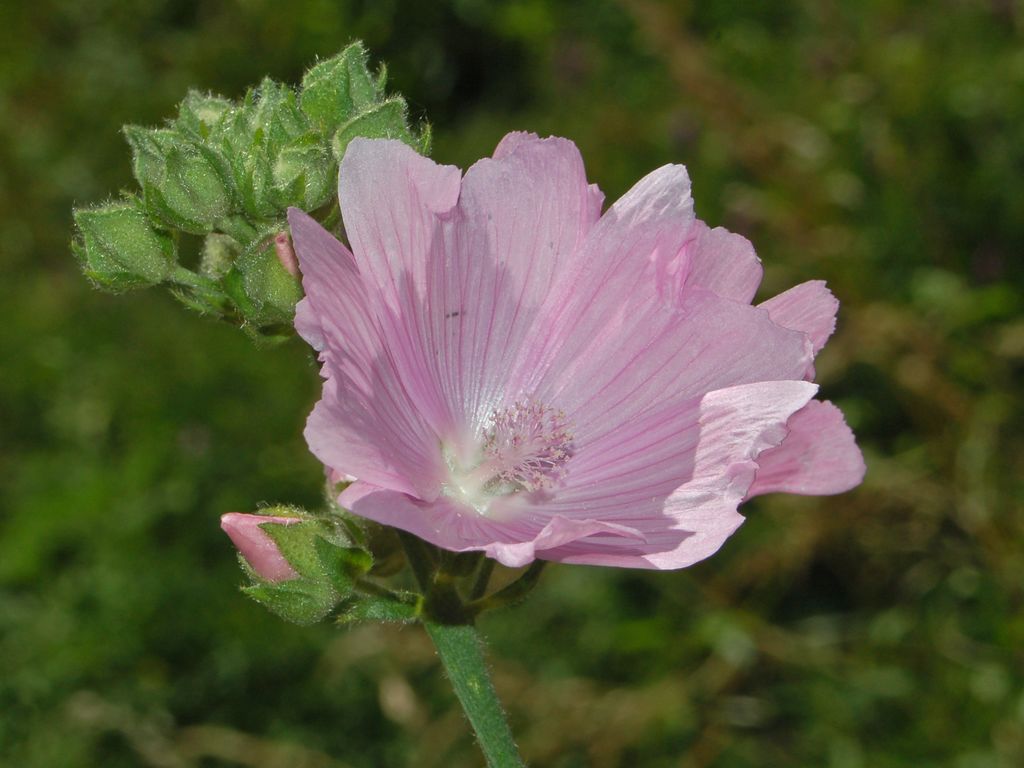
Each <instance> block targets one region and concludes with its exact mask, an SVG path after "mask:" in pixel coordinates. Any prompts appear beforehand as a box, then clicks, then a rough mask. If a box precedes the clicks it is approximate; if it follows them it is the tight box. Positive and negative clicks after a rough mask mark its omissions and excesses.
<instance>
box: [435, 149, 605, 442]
mask: <svg viewBox="0 0 1024 768" xmlns="http://www.w3.org/2000/svg"><path fill="white" fill-rule="evenodd" d="M590 198H591V191H590V189H589V188H588V186H587V179H586V175H585V173H584V170H583V160H582V158H580V155H579V151H578V150H577V149H576V147H575V145H573V144H572V142H569V141H566V140H564V139H537V138H536V137H534V136H531V135H529V134H512V135H510V136H509V137H506V138H505V139H504V140H503V141H502V143H501V144H500V145H499V146H498V149H497V150H496V151H495V158H494V159H484V160H481V161H480V162H478V163H476V164H475V165H473V167H472V168H470V169H469V171H467V173H466V177H465V179H464V180H463V184H462V195H461V197H460V199H459V205H458V208H457V211H456V214H455V215H454V216H453V217H452V220H451V221H450V222H449V224H448V226H447V227H446V229H445V246H446V247H445V251H444V253H436V252H435V253H434V254H433V257H432V260H431V262H430V265H429V267H428V268H429V275H430V277H429V282H428V302H429V306H428V308H427V311H428V314H429V317H430V323H431V325H430V328H429V333H428V334H427V342H428V344H429V345H430V347H431V348H432V349H434V350H435V351H436V355H435V360H436V362H437V369H436V371H435V372H434V375H436V376H437V378H438V381H439V383H440V387H441V389H442V390H443V392H444V394H445V397H446V399H447V401H448V404H449V407H450V408H451V409H452V410H453V411H454V412H455V413H460V414H463V415H464V416H465V418H466V419H467V422H468V425H474V426H479V425H481V424H482V423H483V422H484V420H485V418H486V416H487V413H488V412H490V411H491V410H493V409H494V407H495V406H496V405H497V404H499V403H501V402H502V401H503V399H504V395H505V391H506V387H507V377H508V372H509V370H510V369H511V368H512V367H513V365H514V364H515V362H516V360H517V359H518V358H519V357H520V356H521V352H522V348H523V346H524V345H525V344H528V343H529V340H530V339H531V338H532V336H533V335H534V334H535V333H537V331H536V330H534V329H533V325H534V323H535V322H536V319H537V313H538V310H539V309H540V307H541V306H542V305H543V303H544V302H545V300H546V298H547V295H548V293H549V292H550V290H551V285H552V283H553V281H554V280H555V278H556V276H557V275H558V274H559V273H560V272H561V271H563V270H566V269H570V268H572V262H573V260H574V259H575V258H577V251H578V248H579V244H580V242H581V241H582V240H583V238H584V237H585V236H586V233H587V232H588V231H589V229H590V227H591V225H592V224H593V211H592V202H591V200H590Z"/></svg>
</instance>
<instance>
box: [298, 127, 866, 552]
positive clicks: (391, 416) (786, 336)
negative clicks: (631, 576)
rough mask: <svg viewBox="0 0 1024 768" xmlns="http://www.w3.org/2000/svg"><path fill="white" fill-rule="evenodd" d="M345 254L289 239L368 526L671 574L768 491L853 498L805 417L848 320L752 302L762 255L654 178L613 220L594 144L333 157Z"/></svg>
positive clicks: (845, 445)
mask: <svg viewBox="0 0 1024 768" xmlns="http://www.w3.org/2000/svg"><path fill="white" fill-rule="evenodd" d="M340 178H341V183H340V197H341V210H342V215H343V219H344V225H345V231H346V232H347V235H348V239H349V242H350V244H351V247H352V250H351V251H349V249H348V248H346V247H345V246H344V245H342V244H341V243H339V242H338V241H337V240H335V239H334V238H333V237H332V236H331V235H330V234H328V233H327V232H326V231H324V230H323V229H322V228H321V227H320V226H319V225H317V224H316V223H315V222H314V221H313V220H312V219H311V218H310V217H309V216H307V215H305V214H304V213H302V212H301V211H298V210H295V209H292V210H291V211H290V212H289V222H290V224H291V228H292V237H293V239H294V242H295V248H296V251H297V252H298V258H299V263H300V266H301V269H302V274H303V285H304V287H305V291H306V298H305V299H304V300H303V301H302V302H300V304H299V306H298V309H297V313H296V318H295V325H296V328H297V329H298V331H299V333H301V334H302V336H303V337H304V338H305V339H306V340H307V341H309V343H310V344H312V345H313V346H314V347H315V348H316V349H317V350H318V351H319V352H320V359H321V361H322V363H323V369H322V375H323V377H324V387H323V397H322V398H321V400H320V402H319V403H318V404H317V406H316V408H315V409H314V411H313V413H312V414H311V415H310V417H309V421H308V423H307V426H306V440H307V441H308V443H309V446H310V449H311V450H312V451H313V453H314V454H315V455H316V456H317V457H318V458H319V459H320V460H321V461H322V462H323V463H324V464H325V465H326V467H327V470H328V472H329V474H331V475H332V476H334V477H344V476H348V477H352V478H358V479H357V480H356V482H354V483H353V484H352V485H351V486H349V487H348V488H347V489H346V490H345V491H344V493H342V494H341V497H340V499H339V501H340V503H341V504H343V505H344V506H346V507H347V508H349V509H351V510H352V511H353V512H354V513H355V514H357V515H361V516H363V517H366V518H370V519H372V520H376V521H377V522H379V523H383V524H385V525H391V526H395V527H397V528H402V529H404V530H406V531H410V532H412V533H414V534H416V535H417V536H420V537H422V538H423V539H426V540H427V541H430V542H432V543H434V544H436V545H438V546H440V547H444V548H446V549H450V550H455V551H470V550H482V551H483V552H485V553H486V554H487V555H489V556H490V557H493V558H495V559H497V560H498V561H500V562H502V563H504V564H506V565H510V566H520V565H524V564H525V563H528V562H530V561H531V560H533V559H534V558H543V559H547V560H557V561H562V562H569V563H590V564H598V565H617V566H631V567H638V568H679V567H682V566H686V565H690V564H691V563H694V562H696V561H697V560H701V559H702V558H705V557H707V556H708V555H710V554H712V553H713V552H715V550H717V549H718V548H719V547H720V546H721V545H722V542H723V541H724V540H725V539H726V538H727V537H728V536H729V535H730V534H731V533H732V532H733V531H734V530H736V528H737V527H738V526H739V524H740V523H741V522H742V519H743V518H742V517H741V516H740V515H739V514H738V513H737V511H736V508H737V506H738V505H739V504H740V503H741V502H742V501H743V500H744V499H746V498H749V497H750V496H753V495H756V494H759V493H767V492H769V491H786V492H790V493H813V494H827V493H838V492H841V491H844V490H847V489H849V488H851V487H853V486H855V485H857V484H858V483H859V482H860V480H861V478H862V476H863V473H864V465H863V461H862V459H861V455H860V452H859V450H858V449H857V446H856V444H855V443H854V439H853V435H852V433H851V432H850V430H849V428H848V427H847V426H846V424H845V423H844V421H843V417H842V415H841V414H840V412H839V411H838V409H836V407H835V406H834V405H832V404H830V403H827V402H819V401H815V400H812V398H813V397H814V395H815V393H816V391H817V386H816V385H815V384H813V383H811V379H812V378H813V375H814V371H813V359H814V355H815V354H816V353H817V352H818V350H820V349H821V347H822V345H823V344H824V343H825V340H826V339H827V338H828V337H829V335H830V334H831V333H832V330H833V326H834V322H835V320H834V318H835V313H836V309H837V306H838V303H837V302H836V300H835V299H834V298H833V297H832V295H831V294H830V293H829V291H828V290H827V289H826V288H825V285H824V283H821V282H811V283H805V284H803V285H800V286H797V287H796V288H793V289H792V290H790V291H787V292H786V293H783V294H782V295H780V296H777V297H775V298H774V299H771V300H769V301H767V302H765V303H764V304H761V305H759V306H751V303H750V302H751V299H752V298H753V296H754V292H755V291H756V290H757V286H758V284H759V282H760V279H761V265H760V262H759V261H758V259H757V257H756V256H755V254H754V250H753V248H752V247H751V245H750V243H749V242H747V240H745V239H744V238H742V237H740V236H738V235H734V234H731V233H730V232H727V231H726V230H724V229H720V228H718V229H710V228H709V227H708V226H707V225H705V224H704V223H702V222H701V221H699V220H697V219H696V218H695V217H694V213H693V201H692V199H691V197H690V181H689V178H688V176H687V173H686V169H685V168H683V167H682V166H678V165H670V166H665V167H663V168H659V169H658V170H656V171H654V172H653V173H651V174H650V175H648V176H646V177H645V178H643V179H642V180H641V181H640V182H639V183H638V184H637V185H636V186H635V187H633V189H632V190H630V191H629V192H628V193H627V194H626V195H625V196H624V197H623V198H622V199H621V200H619V201H618V202H617V203H615V205H613V206H612V207H611V208H609V209H608V210H607V211H605V213H604V214H603V215H602V214H601V206H602V202H603V195H602V194H601V192H600V190H598V189H597V187H596V186H594V185H588V183H587V179H586V176H585V174H584V170H583V163H582V160H581V158H580V155H579V152H578V150H577V149H576V147H575V145H574V144H572V142H570V141H567V140H565V139H558V138H548V139H538V138H537V137H536V136H533V135H529V134H522V133H514V134H510V135H508V136H506V137H505V139H504V140H503V141H502V142H501V143H500V144H499V145H498V148H497V149H496V150H495V152H494V156H493V158H488V159H484V160H481V161H480V162H478V163H476V164H475V165H474V166H473V167H472V168H470V169H469V171H467V172H466V175H465V176H464V177H463V176H462V175H461V173H460V172H459V170H458V169H457V168H454V167H451V166H442V165H437V164H435V163H433V162H431V161H430V160H428V159H426V158H423V157H420V156H419V155H417V154H416V153H415V152H413V151H412V150H411V149H409V148H407V147H405V146H404V145H402V144H401V143H399V142H397V141H385V140H365V139H356V140H354V141H353V142H352V143H351V144H350V145H349V148H348V151H347V154H346V155H345V158H344V160H343V162H342V164H341V174H340Z"/></svg>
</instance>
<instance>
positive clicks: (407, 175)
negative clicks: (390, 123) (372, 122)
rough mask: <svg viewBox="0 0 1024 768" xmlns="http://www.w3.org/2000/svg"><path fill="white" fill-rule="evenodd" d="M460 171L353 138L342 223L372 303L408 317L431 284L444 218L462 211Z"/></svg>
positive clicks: (401, 147)
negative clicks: (432, 257)
mask: <svg viewBox="0 0 1024 768" xmlns="http://www.w3.org/2000/svg"><path fill="white" fill-rule="evenodd" d="M461 177H462V174H461V173H460V171H459V169H458V168H456V167H454V166H451V165H438V164H436V163H434V162H433V161H431V160H428V159H427V158H425V157H422V156H421V155H418V154H416V152H415V151H414V150H413V149H411V148H410V147H408V146H406V145H405V144H403V143H402V142H400V141H394V140H370V139H362V138H358V139H353V140H352V142H351V143H350V144H349V145H348V149H347V150H346V152H345V157H344V158H343V159H342V161H341V167H340V169H339V183H338V197H339V200H340V203H341V211H342V214H341V215H342V219H343V220H344V222H345V232H346V234H347V235H348V240H349V243H350V244H351V246H352V252H353V253H354V254H355V255H356V262H357V264H358V265H359V270H360V271H361V272H362V273H363V275H364V278H365V282H366V287H367V288H368V289H370V290H371V291H372V293H373V294H374V295H373V298H374V299H377V298H379V299H380V300H381V301H383V302H384V303H385V305H386V306H388V307H390V308H391V309H392V310H394V311H396V312H397V311H401V310H408V309H410V307H411V306H412V305H411V304H410V303H409V299H410V297H411V296H413V295H415V294H416V293H419V294H422V291H423V288H424V286H425V284H426V266H427V258H426V257H427V254H428V253H430V251H431V249H432V248H433V247H434V244H435V239H436V238H437V236H438V233H439V229H440V219H441V218H442V217H444V216H445V215H446V214H448V213H449V212H450V211H451V210H452V208H454V207H455V205H456V203H457V202H458V199H459V190H460V186H461Z"/></svg>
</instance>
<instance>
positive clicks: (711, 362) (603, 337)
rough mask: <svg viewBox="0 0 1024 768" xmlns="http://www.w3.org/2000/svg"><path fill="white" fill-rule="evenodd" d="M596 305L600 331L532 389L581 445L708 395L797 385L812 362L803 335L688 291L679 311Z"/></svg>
mask: <svg viewBox="0 0 1024 768" xmlns="http://www.w3.org/2000/svg"><path fill="white" fill-rule="evenodd" d="M602 298H604V297H602ZM595 306H597V307H599V308H600V309H601V310H603V312H604V321H605V327H604V328H602V329H601V331H600V333H599V334H598V335H595V336H593V337H591V338H590V344H589V345H588V347H586V348H584V349H582V350H580V351H579V352H578V356H577V357H576V358H575V359H572V360H558V361H557V363H555V364H553V365H552V367H551V368H550V369H549V370H548V371H546V372H545V375H544V376H543V378H541V380H540V381H539V382H538V383H537V384H536V385H535V392H536V393H537V394H536V397H537V398H538V399H539V400H541V401H542V402H547V403H551V404H552V405H553V406H557V407H560V408H562V409H563V410H565V411H566V412H568V413H571V414H573V416H574V420H575V427H576V430H575V433H576V436H577V437H578V438H580V439H588V438H589V437H591V436H595V435H599V434H601V433H602V432H603V431H606V430H608V429H611V428H615V427H616V426H618V425H619V424H621V423H624V422H626V421H629V420H631V419H633V418H636V416H637V415H638V414H642V413H644V412H645V411H647V410H648V409H650V408H652V407H659V406H662V407H663V406H665V405H672V404H675V403H682V402H685V401H687V400H689V399H691V398H694V397H698V396H700V395H702V394H703V393H705V392H708V391H711V390H715V389H721V388H723V387H729V386H735V385H739V384H748V383H753V382H759V381H775V380H783V379H800V378H802V377H803V372H804V371H806V370H807V367H808V365H809V364H810V361H811V353H810V346H809V344H808V343H807V341H806V339H805V338H804V337H803V336H802V335H801V334H799V333H796V332H793V331H789V330H786V329H784V328H780V327H779V326H778V325H776V324H775V323H772V322H771V320H770V319H769V317H768V314H767V313H766V312H764V311H762V310H759V309H756V308H754V307H751V306H749V305H745V304H737V303H735V302H733V301H730V300H728V299H723V298H721V297H720V296H718V295H717V294H714V293H710V292H708V291H703V290H699V289H691V290H690V291H688V292H687V301H686V304H685V305H684V306H683V307H682V308H680V309H679V310H678V311H671V310H666V309H665V308H664V307H662V306H661V305H660V304H659V303H658V302H657V301H656V300H655V299H653V297H651V298H650V299H649V301H648V303H647V305H646V306H634V307H632V309H631V311H629V312H628V313H627V312H626V311H624V310H622V309H619V308H617V307H615V306H614V302H613V300H612V297H607V298H606V300H601V301H600V303H599V304H595Z"/></svg>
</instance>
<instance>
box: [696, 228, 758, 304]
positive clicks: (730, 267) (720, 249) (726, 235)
mask: <svg viewBox="0 0 1024 768" xmlns="http://www.w3.org/2000/svg"><path fill="white" fill-rule="evenodd" d="M691 238H692V239H691V240H690V242H689V243H688V244H687V248H688V249H689V250H690V256H689V262H690V269H689V274H687V276H686V280H685V283H686V286H687V287H696V288H704V289H706V290H709V291H713V292H714V293H717V294H718V295H719V296H721V297H723V298H726V299H732V300H733V301H738V302H741V303H743V304H749V303H750V302H751V300H752V299H753V298H754V294H755V293H757V287H758V286H759V285H760V284H761V276H762V275H763V274H764V270H763V269H762V267H761V260H760V259H759V258H757V254H756V253H754V246H753V245H751V244H750V241H749V240H747V238H745V237H743V236H741V235H736V234H733V233H732V232H730V231H729V230H727V229H723V228H722V227H715V228H714V229H711V228H709V227H708V225H707V224H705V223H704V222H703V221H698V222H696V223H695V225H694V227H693V232H692V233H691Z"/></svg>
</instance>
